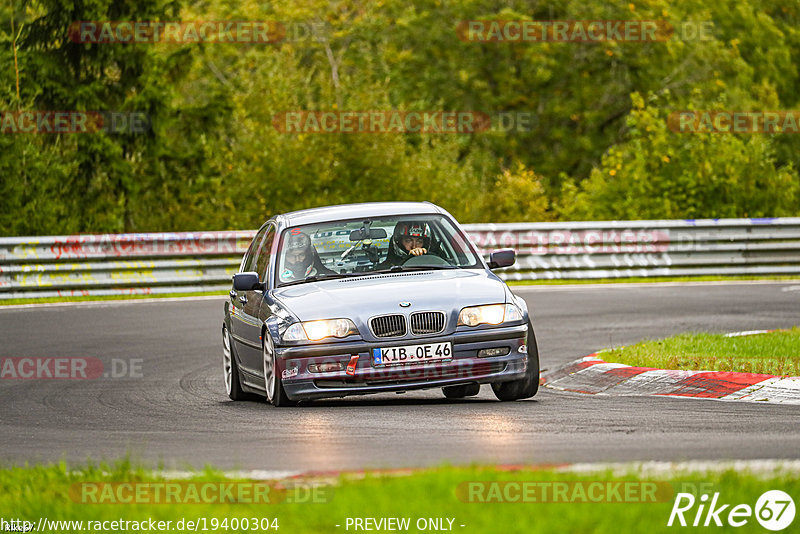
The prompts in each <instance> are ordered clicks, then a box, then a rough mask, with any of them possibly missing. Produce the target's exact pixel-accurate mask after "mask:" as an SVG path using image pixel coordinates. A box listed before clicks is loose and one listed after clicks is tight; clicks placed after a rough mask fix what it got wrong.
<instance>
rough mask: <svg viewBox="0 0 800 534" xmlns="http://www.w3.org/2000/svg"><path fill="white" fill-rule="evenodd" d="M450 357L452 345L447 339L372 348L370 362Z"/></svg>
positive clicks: (398, 363) (395, 362)
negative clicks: (435, 341)
mask: <svg viewBox="0 0 800 534" xmlns="http://www.w3.org/2000/svg"><path fill="white" fill-rule="evenodd" d="M452 358H453V347H452V344H451V343H450V342H449V341H448V342H447V343H429V344H427V345H407V346H405V347H387V348H380V349H372V363H373V364H374V365H402V364H408V363H420V362H433V361H439V360H450V359H452Z"/></svg>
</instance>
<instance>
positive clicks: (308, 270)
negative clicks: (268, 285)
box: [281, 232, 333, 282]
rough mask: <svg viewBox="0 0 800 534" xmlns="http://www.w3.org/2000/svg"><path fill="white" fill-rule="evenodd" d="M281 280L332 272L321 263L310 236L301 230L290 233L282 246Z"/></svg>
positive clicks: (286, 280) (289, 280)
mask: <svg viewBox="0 0 800 534" xmlns="http://www.w3.org/2000/svg"><path fill="white" fill-rule="evenodd" d="M283 255H284V256H283V267H284V268H283V271H282V272H281V281H282V282H291V281H293V280H302V279H304V278H307V277H309V276H314V275H317V274H333V271H331V270H330V269H328V268H326V267H325V266H324V265H322V262H321V261H320V259H319V256H318V255H317V251H316V250H315V249H314V247H313V246H312V245H311V238H310V237H308V234H305V233H303V232H297V233H291V234H289V237H288V238H287V239H286V245H284V247H283Z"/></svg>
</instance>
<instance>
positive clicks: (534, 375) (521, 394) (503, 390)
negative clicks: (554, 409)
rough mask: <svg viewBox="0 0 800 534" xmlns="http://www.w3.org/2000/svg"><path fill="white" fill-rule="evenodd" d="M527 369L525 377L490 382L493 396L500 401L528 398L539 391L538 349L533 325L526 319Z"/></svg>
mask: <svg viewBox="0 0 800 534" xmlns="http://www.w3.org/2000/svg"><path fill="white" fill-rule="evenodd" d="M527 345H528V369H527V371H526V373H525V378H520V379H519V380H513V381H511V382H500V383H499V384H492V391H494V396H495V397H497V398H498V400H501V401H515V400H520V399H528V398H530V397H533V396H534V395H536V392H537V391H539V349H538V348H537V347H536V336H535V335H534V333H533V325H532V324H531V322H530V321H528V340H527Z"/></svg>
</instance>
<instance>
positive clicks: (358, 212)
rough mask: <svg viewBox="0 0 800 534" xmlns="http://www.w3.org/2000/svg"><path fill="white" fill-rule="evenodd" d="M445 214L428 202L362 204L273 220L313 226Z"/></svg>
mask: <svg viewBox="0 0 800 534" xmlns="http://www.w3.org/2000/svg"><path fill="white" fill-rule="evenodd" d="M431 213H442V214H446V213H447V212H446V211H445V210H443V209H442V208H440V207H439V206H437V205H436V204H432V203H430V202H363V203H360V204H340V205H338V206H325V207H321V208H311V209H307V210H300V211H292V212H290V213H284V214H282V215H278V216H276V217H275V219H276V220H277V221H278V222H279V223H280V224H282V225H285V226H299V225H303V224H314V223H319V222H325V221H335V220H337V219H360V218H362V217H384V216H388V215H417V214H431Z"/></svg>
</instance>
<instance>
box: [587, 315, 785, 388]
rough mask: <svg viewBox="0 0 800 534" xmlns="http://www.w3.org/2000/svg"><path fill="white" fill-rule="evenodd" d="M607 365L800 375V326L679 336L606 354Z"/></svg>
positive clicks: (622, 348)
mask: <svg viewBox="0 0 800 534" xmlns="http://www.w3.org/2000/svg"><path fill="white" fill-rule="evenodd" d="M600 356H601V357H602V358H603V360H605V361H607V362H615V363H623V364H626V365H633V366H636V367H655V368H658V369H686V370H707V371H734V372H740V373H763V374H770V375H784V376H800V327H797V326H795V327H794V328H791V329H789V330H777V331H775V332H769V333H766V334H756V335H749V336H737V337H725V335H723V334H679V335H677V336H673V337H668V338H666V339H660V340H655V341H643V342H641V343H637V344H635V345H630V346H626V347H620V348H618V349H613V350H608V351H604V352H602V353H601V354H600Z"/></svg>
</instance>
